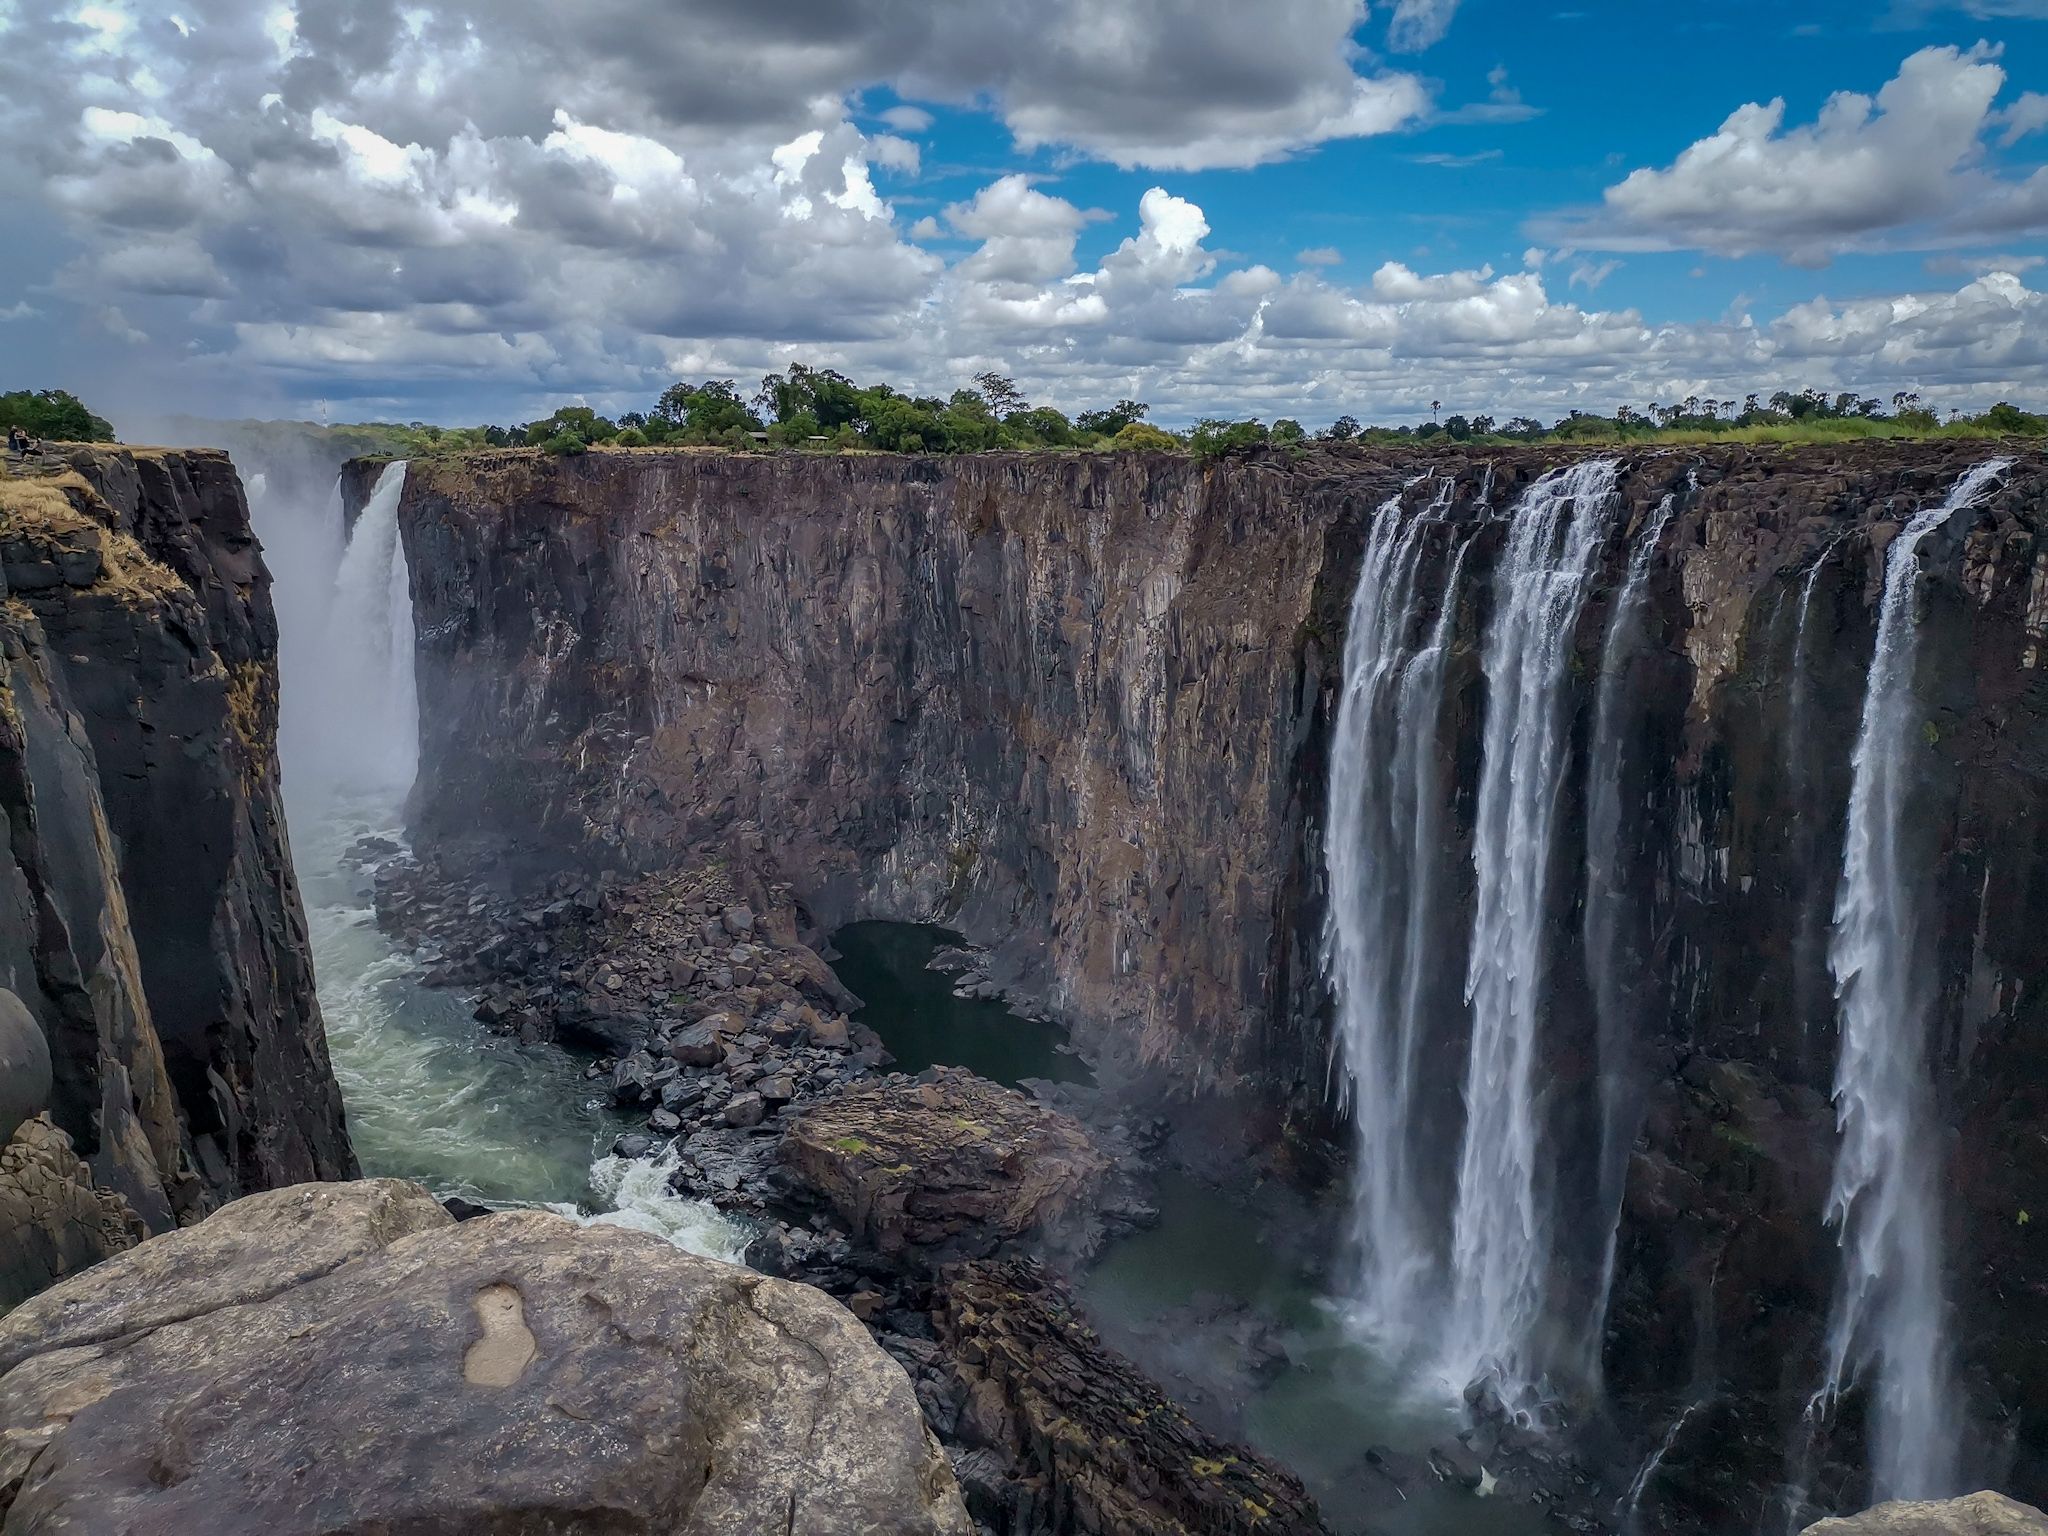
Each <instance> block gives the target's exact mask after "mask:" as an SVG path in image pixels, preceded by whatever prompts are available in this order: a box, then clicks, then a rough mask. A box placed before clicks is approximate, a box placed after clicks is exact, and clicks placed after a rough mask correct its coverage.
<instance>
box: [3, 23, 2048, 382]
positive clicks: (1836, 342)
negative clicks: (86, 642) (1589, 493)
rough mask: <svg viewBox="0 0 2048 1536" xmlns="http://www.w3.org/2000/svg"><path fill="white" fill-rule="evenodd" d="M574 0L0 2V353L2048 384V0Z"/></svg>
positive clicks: (211, 374) (1038, 375)
mask: <svg viewBox="0 0 2048 1536" xmlns="http://www.w3.org/2000/svg"><path fill="white" fill-rule="evenodd" d="M768 9H773V11H774V14H773V15H767V16H764V15H760V14H757V12H760V11H763V10H768ZM558 22H559V18H558V16H556V14H555V13H554V12H553V11H552V10H551V9H550V8H549V7H548V6H546V5H545V4H542V3H541V0H500V3H497V4H491V5H486V4H484V3H483V0H468V3H455V4H439V5H407V6H401V5H399V4H397V3H395V0H349V3H342V0H298V3H296V4H292V3H287V0H191V3H189V4H182V3H181V0H170V3H167V4H165V3H148V4H145V3H138V0H89V3H83V4H75V5H72V6H71V7H70V8H69V9H68V10H65V11H63V13H62V14H60V15H59V16H58V17H57V18H55V19H54V20H52V19H50V18H48V17H47V15H46V14H45V13H44V12H43V11H41V10H40V9H39V10H38V11H37V12H36V13H34V14H31V12H30V10H29V9H28V7H26V6H25V5H24V4H23V3H22V0H0V130H5V132H6V137H7V140H8V142H9V143H10V144H21V145H26V146H29V148H28V149H27V151H26V153H25V155H24V156H23V157H22V158H21V159H20V160H18V161H17V164H16V167H15V173H16V177H17V183H18V184H17V187H16V190H15V192H14V194H13V196H12V198H11V200H10V203H9V208H10V213H9V220H10V228H9V238H8V240H7V241H6V242H4V245H0V386H4V387H18V386H22V385H42V384H59V385H63V386H66V387H72V388H75V389H78V390H80V391H81V392H82V393H86V394H88V396H89V397H90V398H92V399H94V400H95V401H96V402H103V403H104V408H105V409H107V410H108V411H110V412H111V413H112V414H115V415H116V417H117V419H119V418H130V419H133V418H139V417H143V416H146V415H147V414H149V413H150V412H152V411H154V410H160V409H180V410H197V411H200V412H203V413H207V414H219V415H235V414H242V413H245V412H256V413H261V414H287V415H321V414H325V415H327V416H329V417H330V418H331V419H337V420H340V419H352V418H361V417H365V416H397V417H413V416H419V417H424V418H427V419H438V420H446V421H454V422H461V421H475V420H480V419H494V420H504V419H515V418H519V417H522V416H525V415H531V414H539V413H540V412H541V411H542V410H544V409H545V408H546V407H547V406H548V405H550V404H552V403H556V402H559V401H561V400H565V399H587V400H589V401H590V402H591V403H593V404H598V405H600V406H603V407H605V408H608V409H618V408H622V407H624V406H628V405H631V404H635V403H643V404H644V402H645V401H646V399H648V398H650V397H651V395H652V394H653V393H655V392H657V391H658V390H659V388H660V386H661V385H662V384H663V383H664V382H666V381H667V380H668V379H670V378H673V377H676V376H698V377H701V376H707V375H708V376H721V375H723V376H734V377H739V378H742V379H749V380H750V379H752V378H754V377H757V376H758V374H759V373H760V372H761V371H763V370H764V369H765V368H768V367H774V366H779V365H780V364H782V363H785V362H787V361H789V360H790V359H792V358H796V357H801V358H805V359H807V360H812V361H817V362H822V363H828V364H833V365H836V366H841V367H844V368H846V369H847V370H848V371H850V372H853V373H855V374H857V375H859V376H863V377H873V376H882V377H888V378H892V379H895V380H898V381H900V382H903V383H905V384H909V385H914V386H916V387H919V388H923V389H931V390H935V391H939V392H944V391H945V390H947V389H950V388H951V387H954V386H955V385H957V384H959V383H962V382H965V381H966V380H967V379H968V378H969V377H971V376H972V374H973V373H975V372H978V371H980V370H981V369H982V368H984V367H994V368H996V369H998V370H999V371H1003V372H1006V373H1010V374H1013V375H1014V376H1016V377H1017V378H1018V379H1019V381H1020V382H1021V383H1023V384H1024V385H1025V387H1026V390H1027V393H1029V394H1030V395H1031V396H1032V397H1033V398H1034V399H1041V400H1049V401H1051V402H1053V403H1057V404H1060V405H1063V406H1065V407H1067V408H1068V409H1076V408H1080V407H1084V406H1086V405H1088V404H1090V403H1094V402H1098V401H1101V400H1105V399H1112V398H1115V397H1116V396H1118V395H1122V394H1136V395H1138V396H1139V397H1140V398H1145V399H1148V400H1151V401H1152V402H1153V403H1154V405H1155V411H1156V413H1157V414H1158V415H1159V416H1160V417H1161V418H1163V419H1166V420H1170V421H1184V420H1188V419H1192V418H1193V417H1195V416H1199V415H1208V414H1221V415H1237V414H1257V415H1261V416H1265V417H1268V418H1270V417H1273V416H1277V415H1281V414H1294V415H1300V416H1302V417H1303V419H1307V420H1311V421H1314V420H1315V419H1317V418H1320V419H1323V420H1327V419H1328V418H1329V417H1331V416H1333V415H1335V414H1337V413H1338V411H1340V410H1346V411H1350V412H1351V413H1353V414H1356V415H1359V416H1361V417H1366V418H1368V419H1379V420H1389V421H1393V420H1410V419H1414V418H1415V417H1416V416H1418V415H1421V414H1426V413H1427V403H1428V401H1429V400H1431V399H1433V398H1448V400H1450V401H1451V402H1453V403H1455V404H1456V405H1457V406H1459V407H1460V408H1464V409H1468V410H1491V411H1494V412H1496V413H1499V414H1513V413H1517V412H1522V411H1527V412H1529V413H1531V414H1537V415H1552V414H1561V413H1562V412H1563V411H1564V410H1566V409H1572V408H1580V407H1584V408H1603V409H1604V408H1609V407H1611V406H1612V405H1614V404H1616V403H1620V402H1623V401H1629V402H1634V403H1643V402H1646V401H1648V400H1650V399H1653V398H1673V397H1675V396H1682V395H1684V394H1686V393H1702V394H1707V395H1709V396H1710V397H1711V396H1713V395H1714V394H1716V393H1723V394H1734V393H1738V392H1747V390H1749V389H1752V388H1762V389H1765V390H1768V389H1771V388H1776V387H1781V386H1786V387H1802V386H1803V385H1805V384H1809V383H1811V384H1817V385H1821V386H1823V387H1831V388H1833V387H1846V388H1858V389H1865V390H1869V391H1871V392H1882V393H1886V394H1889V393H1890V392H1891V391H1892V390H1893V389H1895V388H1898V387H1912V388H1915V389H1918V390H1920V391H1921V392H1922V393H1924V394H1925V395H1927V396H1928V398H1929V399H1930V400H1933V401H1936V402H1938V403H1943V404H1952V405H1959V406H1966V407H1967V406H1981V405H1983V404H1988V403H1990V401H1991V400H1993V399H1998V398H2013V399H2018V400H2022V401H2024V402H2026V403H2030V404H2035V405H2048V301H2044V299H2043V298H2042V296H2041V292H2042V289H2043V288H2044V287H2048V266H2044V265H2043V257H2044V255H2048V171H2043V170H2042V169H2041V168H2042V162H2043V159H2044V158H2048V95H2044V94H2043V93H2044V92H2048V0H1974V3H1969V4H1941V3H1934V0H1926V3H1920V0H1898V3H1897V4H1895V5H1894V6H1893V7H1892V8H1891V9H1889V10H1887V9H1886V8H1885V7H1884V6H1883V5H1878V6H1871V5H1862V6H1856V5H1849V4H1823V5H1801V6H1794V7H1788V6H1783V5H1765V4H1757V3H1751V0H1735V3H1728V4H1724V5H1721V6H1719V7H1716V8H1714V9H1713V10H1712V11H1711V13H1706V14H1701V15H1699V16H1696V17H1692V18H1683V17H1674V16H1671V15H1670V14H1668V8H1665V7H1650V6H1643V5H1636V4H1631V5H1623V4H1618V3H1611V0H1602V3H1581V4H1578V5H1575V6H1570V7H1568V8H1558V9H1553V10H1544V11H1536V10H1534V9H1532V8H1531V7H1528V6H1526V5H1517V4H1513V3H1511V0H1462V3H1460V0H1391V3H1389V4H1387V5H1379V6H1374V7H1371V8H1367V7H1365V6H1364V5H1362V4H1361V3H1360V0H1268V4H1267V6H1266V7H1265V8H1263V9H1261V8H1256V7H1253V8H1246V7H1239V8H1232V9H1230V10H1228V11H1226V10H1225V9H1224V8H1221V7H1218V6H1215V5H1214V4H1212V3H1210V0H1092V3H1089V4H1085V5H1084V4H1081V3H1080V0H1040V3H1037V4H1034V5H1032V6H1029V7H1026V6H1022V5H1014V4H1010V3H1007V0H998V3H994V4H991V5H988V6H986V7H964V6H960V5H957V4H954V3H953V0H792V3H789V4H785V5H783V6H780V7H776V8H762V7H758V6H753V7H749V6H747V5H744V4H741V3H740V0H688V3H685V4H680V5H678V4H673V3H667V4H664V3H657V0H590V3H589V4H588V5H587V6H586V7H584V9H583V13H582V20H581V23H580V25H579V27H578V28H577V29H575V30H574V31H573V32H569V31H565V30H564V29H562V28H561V27H560V26H559V24H558ZM1841 93H1858V94H1860V96H1861V97H1864V98H1875V100H1874V101H1870V100H1864V101H1859V100H1857V99H1855V98H1854V97H1849V98H1845V97H1844V96H1843V95H1842V94H1841ZM1778 102H1782V108H1781V109H1780V108H1776V107H1774V103H1778ZM1746 108H1748V109H1750V110H1749V111H1747V113H1746V114H1745V115H1744V116H1743V117H1741V118H1739V119H1737V120H1736V121H1737V123H1738V124H1739V125H1740V126H1739V127H1738V131H1736V132H1735V133H1733V134H1732V135H1724V134H1722V128H1723V124H1724V122H1729V121H1730V119H1731V114H1737V113H1738V112H1741V111H1743V110H1744V109H1746ZM1816 125H1818V126H1816ZM1717 135H1719V137H1717ZM2030 178H2033V179H2031V180H2030ZM2037 267H2038V268H2040V270H2038V271H2037V270H2036V268H2037Z"/></svg>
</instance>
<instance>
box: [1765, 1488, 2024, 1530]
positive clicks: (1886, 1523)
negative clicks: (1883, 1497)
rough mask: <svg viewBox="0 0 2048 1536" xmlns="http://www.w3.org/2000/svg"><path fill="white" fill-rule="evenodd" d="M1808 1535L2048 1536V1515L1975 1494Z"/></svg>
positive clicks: (1897, 1508) (1875, 1514)
mask: <svg viewBox="0 0 2048 1536" xmlns="http://www.w3.org/2000/svg"><path fill="white" fill-rule="evenodd" d="M1805 1536H2048V1515H2044V1514H2042V1513H2041V1511H2040V1510H2038V1509H2036V1508H2034V1507H2033V1505H2031V1504H2022V1503H2019V1502H2018V1501H2017V1500H2015V1499H2008V1498H2007V1497H2006V1496H2005V1495H2004V1494H2001V1493H1973V1494H1971V1495H1970V1496H1969V1497H1968V1498H1966V1499H1943V1500H1939V1501H1934V1502H1926V1503H1910V1502H1907V1503H1894V1504H1880V1505H1878V1506H1877V1507H1876V1508H1875V1509H1867V1510H1865V1511H1864V1512H1863V1513H1862V1514H1860V1515H1850V1516H1848V1517H1846V1518H1844V1519H1839V1520H1823V1521H1821V1522H1820V1523H1819V1524H1818V1525H1809V1526H1808V1527H1807V1528H1806V1531H1805Z"/></svg>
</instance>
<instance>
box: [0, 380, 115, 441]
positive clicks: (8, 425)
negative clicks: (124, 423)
mask: <svg viewBox="0 0 2048 1536" xmlns="http://www.w3.org/2000/svg"><path fill="white" fill-rule="evenodd" d="M16 427H20V428H21V429H22V430H23V431H25V432H27V433H28V435H29V436H30V437H33V438H35V439H37V440H38V441H42V440H48V441H50V442H53V443H111V442H114V441H115V437H114V429H113V427H111V426H110V425H108V423H107V420H106V418H105V417H103V416H95V415H93V413H92V412H91V411H89V410H87V409H86V408H85V402H84V401H82V400H80V399H79V398H78V396H76V395H74V394H71V393H69V392H68V391H65V390H61V389H34V390H31V389H15V390H9V391H8V392H7V393H6V394H0V437H4V436H5V435H6V434H7V433H9V432H12V431H13V430H14V429H15V428H16Z"/></svg>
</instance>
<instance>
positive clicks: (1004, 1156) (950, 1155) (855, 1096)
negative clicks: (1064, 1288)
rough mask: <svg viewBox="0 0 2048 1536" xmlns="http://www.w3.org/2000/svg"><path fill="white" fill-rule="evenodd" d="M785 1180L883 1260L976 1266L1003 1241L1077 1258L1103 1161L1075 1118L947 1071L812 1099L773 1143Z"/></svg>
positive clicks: (1104, 1170)
mask: <svg viewBox="0 0 2048 1536" xmlns="http://www.w3.org/2000/svg"><path fill="white" fill-rule="evenodd" d="M781 1157H782V1161H783V1165H784V1169H785V1171H786V1173H787V1174H788V1177H789V1179H790V1182H791V1183H792V1184H793V1185H794V1186H795V1188H796V1189H797V1190H798V1191H799V1192H800V1193H801V1194H803V1195H805V1196H807V1197H809V1198H811V1199H814V1200H817V1201H819V1202H821V1203H822V1204H824V1205H826V1206H829V1207H830V1208H831V1209H832V1211H833V1212H834V1213H835V1214H836V1215H837V1216H838V1217H839V1219H840V1220H841V1221H842V1222H844V1223H845V1225H846V1227H847V1229H848V1230H849V1231H850V1232H852V1233H853V1235H854V1237H855V1238H856V1239H858V1240H859V1241H861V1242H864V1243H867V1244H869V1245H870V1246H872V1247H873V1248H875V1249H876V1250H877V1251H878V1252H881V1253H883V1254H887V1255H889V1256H890V1257H892V1258H903V1259H907V1260H911V1261H927V1262H938V1261H942V1260H947V1259H960V1258H981V1257H984V1256H986V1255H988V1254H989V1253H992V1252H993V1251H995V1249H997V1248H998V1247H999V1246H1001V1245H1002V1244H1003V1243H1005V1242H1007V1241H1010V1240H1012V1239H1019V1238H1028V1239H1032V1240H1034V1241H1037V1242H1039V1243H1041V1244H1043V1245H1045V1246H1047V1247H1049V1248H1052V1249H1055V1250H1064V1251H1068V1252H1074V1253H1085V1252H1087V1251H1088V1250H1089V1249H1091V1248H1092V1247H1093V1246H1094V1241H1095V1237H1096V1233H1095V1231H1094V1225H1093V1223H1094V1211H1095V1208H1096V1206H1097V1205H1098V1204H1099V1200H1098V1196H1099V1195H1100V1193H1101V1191H1102V1188H1103V1184H1104V1181H1105V1180H1106V1179H1107V1177H1108V1175H1109V1172H1110V1160H1109V1158H1108V1157H1107V1156H1105V1155H1104V1154H1103V1152H1102V1151H1101V1149H1100V1148H1098V1147H1097V1146H1096V1145H1095V1143H1094V1142H1093V1141H1092V1140H1091V1139H1090V1138H1089V1135H1088V1133H1087V1131H1086V1130H1085V1129H1083V1128H1082V1126H1081V1124H1080V1122H1079V1121H1077V1120H1075V1119H1074V1118H1073V1117H1072V1116H1071V1115H1063V1114H1061V1113H1060V1112H1059V1111H1057V1110H1054V1109H1048V1108H1046V1107H1045V1106H1044V1105H1042V1104H1040V1103H1038V1102H1037V1101H1035V1100H1033V1099H1030V1098H1027V1097H1025V1096H1024V1095H1023V1094H1021V1093H1018V1092H1016V1091H1014V1090H1013V1089H1009V1088H1003V1087H999V1086H998V1085H997V1084H995V1083H991V1082H989V1081H988V1080H986V1079H985V1078H980V1077H976V1076H975V1075H974V1074H973V1073H971V1072H965V1071H961V1070H959V1069H958V1068H950V1067H942V1068H939V1069H937V1070H936V1071H933V1072H930V1073H927V1074H925V1075H924V1076H923V1077H922V1078H908V1077H888V1078H883V1079H881V1080H879V1081H876V1082H868V1083H861V1084H858V1085H856V1086H854V1087H852V1088H849V1089H847V1090H846V1091H845V1092H843V1093H839V1094H835V1095H833V1096H831V1097H830V1098H826V1099H823V1100H820V1101H819V1102H818V1103H817V1104H816V1105H815V1106H814V1107H813V1108H811V1109H808V1110H806V1111H805V1112H804V1115H803V1117H802V1118H801V1119H800V1120H798V1122H797V1123H796V1126H795V1127H794V1128H793V1129H792V1130H791V1131H790V1133H789V1135H788V1137H786V1138H785V1139H784V1141H783V1143H782V1148H781Z"/></svg>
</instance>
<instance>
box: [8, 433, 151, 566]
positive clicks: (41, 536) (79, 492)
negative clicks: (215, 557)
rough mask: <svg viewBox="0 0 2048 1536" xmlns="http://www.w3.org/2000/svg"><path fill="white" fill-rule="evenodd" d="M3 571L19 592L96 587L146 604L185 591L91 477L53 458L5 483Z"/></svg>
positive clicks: (29, 468)
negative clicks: (127, 526) (121, 521)
mask: <svg viewBox="0 0 2048 1536" xmlns="http://www.w3.org/2000/svg"><path fill="white" fill-rule="evenodd" d="M121 451H123V452H132V450H126V449H124V450H121ZM159 452H161V450H159ZM0 572H4V574H5V578H6V589H7V590H8V591H9V592H10V593H16V594H19V593H26V592H37V591H47V590H52V589H62V588H88V587H89V588H94V589H98V590H104V591H107V592H110V593H112V594H114V595H116V596H118V597H120V598H122V599H124V600H128V601H137V602H141V601H154V600H157V599H160V598H165V597H169V596H171V595H173V594H174V593H179V592H183V591H184V590H185V587H184V584H183V583H182V582H180V581H179V580H178V578H177V576H176V575H175V574H174V573H173V572H171V571H170V570H168V569H166V568H165V567H164V566H162V565H160V564H158V563H157V562H156V561H154V560H152V559H151V558H150V557H149V556H148V554H147V553H145V552H144V550H143V548H142V546H141V545H140V544H139V543H137V542H136V541H135V538H134V537H133V536H132V535H131V534H129V533H127V532H125V531H124V530H122V529H121V527H120V526H119V519H118V518H117V517H116V516H115V514H114V510H113V508H111V507H109V506H108V505H107V503H106V501H105V500H104V499H102V497H101V496H100V494H99V492H98V491H96V490H94V489H93V487H92V486H91V484H90V483H89V482H88V481H87V480H86V478H85V476H84V475H82V474H80V473H79V471H78V470H77V469H76V468H74V467H72V465H70V464H69V463H66V462H64V461H62V460H57V461H55V463H54V464H53V463H52V462H50V456H48V455H45V456H44V459H43V461H42V462H40V463H32V465H31V466H29V467H27V468H26V470H25V471H24V469H23V468H22V467H19V466H18V467H17V468H16V472H15V473H14V474H12V475H11V476H10V477H9V478H8V479H5V480H0Z"/></svg>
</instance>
